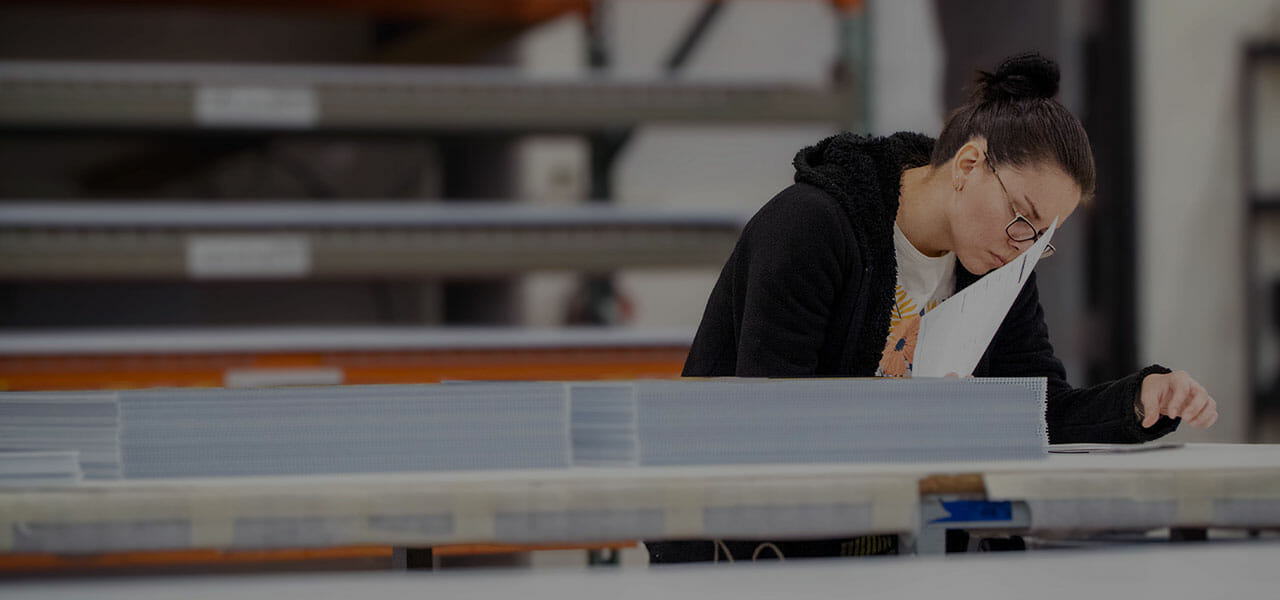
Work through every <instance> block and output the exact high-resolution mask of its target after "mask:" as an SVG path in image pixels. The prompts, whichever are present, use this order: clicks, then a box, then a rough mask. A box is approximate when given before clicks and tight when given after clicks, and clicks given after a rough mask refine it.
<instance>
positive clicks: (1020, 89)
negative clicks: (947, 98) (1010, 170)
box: [932, 52, 1097, 199]
mask: <svg viewBox="0 0 1280 600" xmlns="http://www.w3.org/2000/svg"><path fill="white" fill-rule="evenodd" d="M1061 77H1062V74H1061V71H1059V69H1058V64H1057V63H1055V62H1053V60H1051V59H1048V58H1045V57H1044V56H1041V55H1040V54H1038V53H1036V52H1025V53H1022V54H1018V55H1016V56H1011V57H1009V58H1006V59H1005V60H1004V62H1002V63H1000V66H999V67H998V68H996V72H995V73H988V72H986V71H979V72H978V78H977V81H976V85H974V88H973V90H972V92H971V93H970V96H969V102H968V103H967V104H965V105H964V106H961V107H960V108H958V109H956V110H955V111H954V112H952V113H951V116H950V117H948V118H947V122H946V125H944V126H943V128H942V133H941V134H940V135H939V136H938V142H937V144H936V145H934V148H933V156H932V163H933V165H934V166H935V167H941V166H943V165H945V164H947V163H948V162H949V161H950V160H951V158H952V157H953V156H955V153H956V152H957V151H959V150H960V148H961V147H962V146H964V145H965V144H966V143H968V142H969V140H971V139H973V138H975V137H982V138H984V139H986V140H987V156H989V157H990V160H991V162H992V163H994V164H995V165H1001V164H1011V165H1014V166H1025V165H1030V164H1037V163H1042V162H1049V163H1051V164H1054V165H1057V166H1058V167H1060V168H1061V169H1062V170H1063V171H1065V172H1066V173H1067V175H1069V176H1070V177H1071V178H1072V179H1073V180H1075V182H1076V183H1077V184H1078V185H1079V186H1080V190H1081V192H1082V193H1083V194H1084V196H1085V198H1086V199H1087V198H1088V197H1089V196H1091V195H1092V194H1093V192H1094V188H1095V185H1096V181H1097V175H1096V173H1095V172H1094V164H1093V151H1092V150H1091V149H1090V147H1089V136H1088V135H1087V134H1086V133H1085V131H1084V126H1083V125H1081V124H1080V120H1079V119H1077V118H1076V117H1075V115H1073V114H1071V111H1068V110H1067V108H1066V107H1065V106H1063V105H1062V104H1061V103H1059V102H1058V101H1057V100H1055V99H1054V97H1055V96H1057V95H1058V81H1059V80H1060V79H1061Z"/></svg>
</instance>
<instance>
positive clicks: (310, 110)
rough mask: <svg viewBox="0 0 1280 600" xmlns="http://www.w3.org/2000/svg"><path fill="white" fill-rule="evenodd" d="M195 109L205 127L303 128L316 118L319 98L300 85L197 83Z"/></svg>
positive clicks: (318, 109) (198, 118)
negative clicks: (216, 84) (210, 84)
mask: <svg viewBox="0 0 1280 600" xmlns="http://www.w3.org/2000/svg"><path fill="white" fill-rule="evenodd" d="M195 113H196V114H195V116H196V124H197V125H202V126H205V127H287V128H291V129H306V128H310V127H315V125H316V123H317V122H319V120H320V101H319V99H317V98H316V93H315V91H314V90H311V89H309V88H304V87H296V88H276V87H263V86H201V87H199V88H197V89H196V106H195Z"/></svg>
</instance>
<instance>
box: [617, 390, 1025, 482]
mask: <svg viewBox="0 0 1280 600" xmlns="http://www.w3.org/2000/svg"><path fill="white" fill-rule="evenodd" d="M1045 392H1046V384H1045V380H1044V379H1043V378H1037V379H959V380H958V379H787V380H754V381H752V380H692V381H641V382H636V384H635V394H636V397H635V406H636V421H637V426H636V433H637V438H638V443H637V447H638V452H637V456H636V458H637V462H638V464H640V465H705V464H750V463H826V462H934V461H953V460H1001V459H1037V458H1043V457H1044V456H1045V455H1046V453H1047V447H1048V437H1047V433H1046V429H1045V420H1044V419H1045Z"/></svg>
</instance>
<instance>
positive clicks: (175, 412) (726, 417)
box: [0, 379, 1047, 479]
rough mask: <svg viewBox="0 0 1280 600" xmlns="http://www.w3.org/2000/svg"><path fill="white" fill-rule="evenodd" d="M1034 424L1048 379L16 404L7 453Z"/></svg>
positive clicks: (611, 458)
mask: <svg viewBox="0 0 1280 600" xmlns="http://www.w3.org/2000/svg"><path fill="white" fill-rule="evenodd" d="M1044 411H1045V381H1044V379H967V380H956V379H911V380H896V379H895V380H890V379H786V380H745V379H700V380H674V381H671V380H667V381H658V380H654V381H621V382H513V383H487V382H486V383H456V384H445V385H384V386H333V387H308V388H267V389H157V390H143V391H121V392H100V393H64V392H48V393H38V392H32V393H15V392H10V393H0V451H4V450H8V451H20V452H47V451H62V452H67V453H71V454H62V455H59V456H58V457H57V458H56V459H55V458H53V457H50V456H42V457H35V456H27V457H21V461H25V462H23V463H22V464H23V465H25V466H18V465H19V458H18V457H16V456H15V458H14V459H13V462H12V465H14V466H13V467H12V470H13V472H14V473H18V472H19V471H21V470H22V469H26V472H32V473H35V472H36V471H40V473H36V475H35V476H44V477H50V478H56V477H62V476H63V475H65V476H66V477H78V475H76V474H74V473H71V472H70V471H71V470H70V469H66V468H64V467H65V466H66V465H67V464H71V463H69V462H68V461H73V462H74V461H75V460H76V459H74V458H68V457H69V456H78V466H79V468H80V471H82V473H83V476H84V478H86V479H114V478H126V479H141V478H156V477H216V476H248V475H310V474H322V473H331V474H336V473H378V472H405V471H445V470H465V469H525V468H543V469H554V468H566V467H569V466H615V467H617V466H645V465H714V464H752V463H828V462H933V461H947V460H1000V459H1034V458H1041V457H1043V456H1045V455H1046V449H1047V439H1046V433H1045V425H1044ZM32 461H35V462H32ZM40 461H44V462H40ZM36 463H39V464H38V465H37V464H36ZM33 465H35V466H33ZM3 476H4V471H3V470H0V477H3ZM15 477H16V475H15Z"/></svg>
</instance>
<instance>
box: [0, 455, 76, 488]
mask: <svg viewBox="0 0 1280 600" xmlns="http://www.w3.org/2000/svg"><path fill="white" fill-rule="evenodd" d="M82 477H83V473H82V472H81V471H80V453H79V452H76V451H75V450H65V451H57V452H50V451H44V452H11V451H0V487H17V486H45V485H66V484H70V483H77V482H79V481H80V480H81V478H82Z"/></svg>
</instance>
